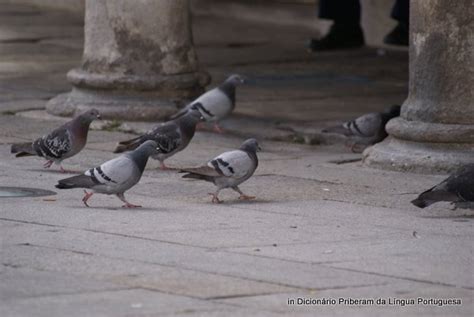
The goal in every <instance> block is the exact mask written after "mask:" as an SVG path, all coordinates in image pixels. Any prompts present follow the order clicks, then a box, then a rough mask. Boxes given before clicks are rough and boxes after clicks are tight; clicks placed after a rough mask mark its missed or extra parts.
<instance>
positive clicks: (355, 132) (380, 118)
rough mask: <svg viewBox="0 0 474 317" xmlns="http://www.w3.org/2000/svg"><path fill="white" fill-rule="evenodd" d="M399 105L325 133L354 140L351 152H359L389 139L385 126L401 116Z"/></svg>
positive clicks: (335, 127)
mask: <svg viewBox="0 0 474 317" xmlns="http://www.w3.org/2000/svg"><path fill="white" fill-rule="evenodd" d="M400 109H401V107H400V106H399V105H393V106H391V107H389V108H388V109H385V111H384V112H371V113H367V114H364V115H362V116H360V117H358V118H356V119H354V120H351V121H348V122H344V123H343V124H342V125H339V126H334V127H329V128H326V129H324V130H322V132H323V133H336V134H343V135H345V136H347V137H350V138H351V139H352V140H354V142H353V144H352V146H351V150H352V151H353V152H359V151H360V149H358V146H362V147H363V148H365V147H367V146H369V145H373V144H375V143H378V142H381V141H383V140H384V139H385V138H386V137H387V132H386V131H385V125H386V124H387V122H388V121H389V120H390V119H392V118H395V117H398V116H400Z"/></svg>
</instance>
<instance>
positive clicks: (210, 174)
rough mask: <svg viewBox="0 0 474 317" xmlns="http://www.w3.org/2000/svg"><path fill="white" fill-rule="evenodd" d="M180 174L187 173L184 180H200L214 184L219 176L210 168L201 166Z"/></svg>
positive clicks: (182, 171)
mask: <svg viewBox="0 0 474 317" xmlns="http://www.w3.org/2000/svg"><path fill="white" fill-rule="evenodd" d="M179 172H180V173H187V174H184V175H183V178H191V179H200V180H205V181H207V182H214V178H215V177H216V176H219V174H218V173H217V172H216V171H215V170H214V169H212V168H210V167H209V166H201V167H194V168H184V169H181V170H180V171H179Z"/></svg>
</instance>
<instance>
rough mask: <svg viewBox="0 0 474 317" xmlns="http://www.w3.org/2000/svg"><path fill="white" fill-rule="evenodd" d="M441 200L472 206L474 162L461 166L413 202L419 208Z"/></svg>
mask: <svg viewBox="0 0 474 317" xmlns="http://www.w3.org/2000/svg"><path fill="white" fill-rule="evenodd" d="M439 201H449V202H451V203H454V205H455V207H460V208H463V207H465V206H469V207H472V203H473V202H474V164H469V165H466V166H463V167H461V168H460V169H458V170H457V171H456V172H454V173H453V174H452V175H451V176H449V177H448V178H447V179H445V180H444V181H442V182H441V183H439V184H438V185H436V186H434V187H432V188H430V189H428V190H427V191H425V192H423V193H421V194H420V195H419V196H418V198H416V199H415V200H413V201H412V202H411V203H412V204H413V205H415V206H416V207H419V208H425V207H428V206H429V205H431V204H434V203H437V202H439Z"/></svg>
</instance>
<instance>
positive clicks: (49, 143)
mask: <svg viewBox="0 0 474 317" xmlns="http://www.w3.org/2000/svg"><path fill="white" fill-rule="evenodd" d="M95 119H100V114H99V111H97V110H95V109H91V110H89V111H87V112H84V113H83V114H81V115H79V116H77V117H76V118H74V119H72V120H71V121H69V122H67V123H65V124H63V125H62V126H60V127H59V128H57V129H55V130H53V132H51V133H50V134H47V135H45V136H43V137H41V138H39V139H37V140H36V141H34V142H27V143H15V144H12V147H11V153H14V154H16V155H15V156H16V157H23V156H40V157H44V158H45V159H47V160H48V161H47V162H46V163H45V164H44V167H45V168H49V167H51V165H52V164H53V163H56V164H58V165H59V167H60V168H61V171H62V172H65V170H64V169H63V167H62V166H61V162H62V161H63V160H64V159H67V158H69V157H72V156H74V155H76V154H77V153H79V152H80V151H81V150H82V149H83V148H84V146H85V145H86V143H87V134H88V132H89V126H90V124H91V122H92V121H94V120H95Z"/></svg>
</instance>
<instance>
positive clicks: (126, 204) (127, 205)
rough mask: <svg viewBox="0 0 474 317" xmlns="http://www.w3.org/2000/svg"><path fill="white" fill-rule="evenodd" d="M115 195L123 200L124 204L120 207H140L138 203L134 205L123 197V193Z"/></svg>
mask: <svg viewBox="0 0 474 317" xmlns="http://www.w3.org/2000/svg"><path fill="white" fill-rule="evenodd" d="M117 197H118V199H120V200H121V201H123V202H124V203H125V205H123V206H122V208H140V207H141V206H140V205H134V204H131V203H129V202H128V201H127V200H126V199H125V196H124V194H123V193H120V194H117Z"/></svg>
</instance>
